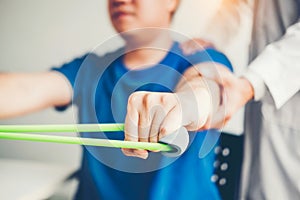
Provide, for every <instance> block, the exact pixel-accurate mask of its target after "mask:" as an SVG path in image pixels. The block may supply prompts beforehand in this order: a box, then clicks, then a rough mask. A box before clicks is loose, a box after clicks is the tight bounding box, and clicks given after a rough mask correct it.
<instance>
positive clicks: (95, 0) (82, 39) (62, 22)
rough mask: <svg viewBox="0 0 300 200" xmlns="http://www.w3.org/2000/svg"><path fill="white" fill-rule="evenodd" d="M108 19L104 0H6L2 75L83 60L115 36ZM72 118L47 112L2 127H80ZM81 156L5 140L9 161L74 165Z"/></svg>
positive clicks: (0, 17) (0, 40) (0, 39)
mask: <svg viewBox="0 0 300 200" xmlns="http://www.w3.org/2000/svg"><path fill="white" fill-rule="evenodd" d="M107 19H108V18H107V13H106V1H103V0H89V1H84V0H63V1H60V0H51V1H50V0H42V1H41V0H26V1H23V0H1V1H0V44H1V45H0V52H1V53H0V71H6V72H7V71H11V72H23V71H26V72H34V71H43V70H48V69H49V68H50V67H53V66H59V65H60V64H62V63H64V62H66V61H69V60H71V59H72V58H74V57H76V56H79V55H82V54H83V53H85V52H88V51H89V50H91V49H92V48H93V47H94V46H95V45H97V44H99V43H101V42H102V41H104V40H105V39H107V38H108V37H109V36H110V35H111V34H113V33H114V32H113V30H112V28H110V23H109V21H108V20H107ZM0 98H1V94H0ZM0 112H1V111H0ZM75 114H76V113H75ZM73 115H74V112H73V111H72V109H68V110H67V112H63V113H58V112H55V111H54V109H48V110H45V111H42V112H39V113H35V114H32V115H29V116H26V117H19V118H16V119H10V120H0V124H46V123H52V124H55V123H76V119H74V116H73ZM80 155H81V149H80V147H79V146H75V145H62V144H49V143H47V144H45V143H34V142H22V141H4V140H2V141H0V157H5V158H20V159H32V160H41V161H50V162H61V163H65V164H72V165H73V164H78V163H79V161H80Z"/></svg>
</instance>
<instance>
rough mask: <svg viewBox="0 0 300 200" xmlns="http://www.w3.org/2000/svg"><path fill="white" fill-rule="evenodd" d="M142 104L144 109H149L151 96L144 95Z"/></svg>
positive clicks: (148, 94) (149, 94)
mask: <svg viewBox="0 0 300 200" xmlns="http://www.w3.org/2000/svg"><path fill="white" fill-rule="evenodd" d="M142 104H143V106H144V107H145V108H146V109H149V108H151V105H152V95H151V93H145V94H144V95H143V99H142Z"/></svg>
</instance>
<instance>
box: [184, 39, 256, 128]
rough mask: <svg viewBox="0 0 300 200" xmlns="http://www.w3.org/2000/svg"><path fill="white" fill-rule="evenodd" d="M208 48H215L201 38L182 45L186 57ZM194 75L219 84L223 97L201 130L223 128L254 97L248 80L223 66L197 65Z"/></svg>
mask: <svg viewBox="0 0 300 200" xmlns="http://www.w3.org/2000/svg"><path fill="white" fill-rule="evenodd" d="M208 46H212V47H213V45H212V44H210V43H209V42H208V41H205V40H203V39H200V38H194V39H193V40H189V41H186V42H184V43H182V44H181V48H182V51H183V52H184V53H185V54H186V55H190V54H193V53H194V52H196V51H199V50H201V49H203V48H205V47H208ZM189 70H191V69H189ZM193 73H199V74H200V75H201V76H204V77H205V78H207V79H210V80H211V81H213V82H215V83H216V84H218V85H219V88H220V95H221V102H220V105H219V106H218V108H216V104H214V105H215V106H214V107H215V108H214V110H215V112H213V113H212V114H211V115H210V116H209V118H208V120H207V122H206V124H205V125H204V126H202V128H201V130H206V129H210V128H216V129H221V128H223V127H224V125H226V123H227V122H228V121H229V120H230V119H231V117H232V116H233V115H234V114H235V113H236V112H237V111H238V110H239V109H240V108H241V107H243V106H244V105H245V104H246V103H247V102H248V101H249V100H251V99H252V98H253V96H254V90H253V87H252V85H251V83H250V82H249V81H248V80H247V79H245V78H239V77H237V76H235V75H234V74H233V73H232V72H230V71H229V70H228V69H227V68H226V67H224V66H222V65H218V64H213V63H211V64H205V65H197V69H196V71H195V70H193ZM211 93H212V95H214V94H215V93H216V91H213V90H211ZM214 99H216V98H214Z"/></svg>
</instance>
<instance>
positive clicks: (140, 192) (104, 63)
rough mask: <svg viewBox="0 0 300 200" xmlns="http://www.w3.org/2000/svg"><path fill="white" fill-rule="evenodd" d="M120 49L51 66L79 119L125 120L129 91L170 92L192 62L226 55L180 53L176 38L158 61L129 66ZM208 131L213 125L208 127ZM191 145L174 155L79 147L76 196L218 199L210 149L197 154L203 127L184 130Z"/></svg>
mask: <svg viewBox="0 0 300 200" xmlns="http://www.w3.org/2000/svg"><path fill="white" fill-rule="evenodd" d="M123 54H124V49H119V50H117V51H115V52H113V53H108V54H106V55H104V56H97V55H95V54H89V55H85V56H83V57H82V58H78V59H75V60H73V61H72V62H70V63H68V64H65V65H63V66H62V67H61V68H54V70H57V71H59V72H61V73H62V74H63V75H65V76H66V78H67V79H68V80H69V81H70V83H71V85H72V87H73V91H74V95H73V102H72V103H73V104H75V105H76V106H77V107H78V112H79V121H80V123H124V120H125V116H126V108H127V100H128V97H129V95H130V94H131V93H132V92H134V91H154V92H155V91H156V92H173V91H174V89H175V87H176V84H177V83H178V81H179V80H180V78H181V77H182V73H183V72H184V71H185V70H186V69H187V68H188V67H190V66H191V65H192V64H196V63H201V62H216V63H221V64H223V65H224V66H227V67H228V68H230V69H231V64H230V62H229V61H228V59H227V58H226V57H225V56H224V55H223V54H221V53H220V52H218V51H216V50H214V49H206V50H205V51H199V52H197V53H195V54H193V55H190V56H185V55H184V54H183V53H182V51H181V49H180V48H179V44H178V43H177V42H174V44H173V46H172V48H171V49H170V51H169V52H168V53H167V55H166V56H165V57H164V58H163V59H162V60H161V62H160V63H159V64H155V65H153V64H152V65H145V68H143V69H141V70H128V69H127V68H126V66H125V65H124V63H123V56H124V55H123ZM210 134H213V131H212V132H210ZM81 136H82V137H90V138H106V139H115V140H123V139H124V133H123V132H111V133H82V134H81ZM189 136H190V144H189V145H190V146H189V148H188V150H187V151H186V152H185V153H184V154H182V155H181V156H180V157H179V158H168V157H165V156H162V155H161V154H160V153H153V152H150V153H149V158H148V159H147V160H142V159H140V158H135V157H127V156H124V155H123V154H122V152H121V150H120V149H115V148H104V147H91V146H89V147H88V146H85V147H84V148H83V160H82V167H81V170H80V176H79V188H78V191H77V194H76V198H77V199H130V200H134V199H153V200H159V199H175V200H176V199H177V200H181V199H182V200H183V199H219V198H220V197H219V193H218V190H217V188H216V186H215V184H214V183H212V182H211V180H210V178H211V176H212V174H213V162H214V153H213V152H210V153H209V154H208V155H207V156H206V157H204V158H199V155H198V152H199V149H200V147H201V145H202V144H203V141H204V138H205V136H206V132H199V133H189Z"/></svg>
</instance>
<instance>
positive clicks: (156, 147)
mask: <svg viewBox="0 0 300 200" xmlns="http://www.w3.org/2000/svg"><path fill="white" fill-rule="evenodd" d="M99 131H102V132H108V131H109V132H115V131H124V124H75V125H71V124H66V125H0V139H6V140H23V141H34V142H51V143H62V144H79V145H87V146H101V147H114V148H130V149H145V150H150V151H162V152H172V151H174V148H173V147H172V146H171V145H168V144H163V143H149V142H132V141H121V140H107V139H94V138H93V139H92V138H81V137H68V136H52V135H40V134H26V133H30V132H31V133H38V132H44V133H45V132H99ZM21 132H22V133H21Z"/></svg>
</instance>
